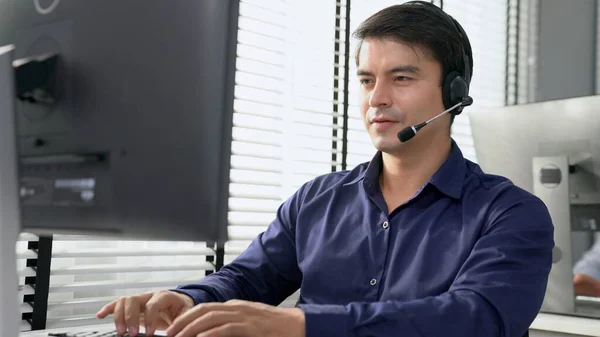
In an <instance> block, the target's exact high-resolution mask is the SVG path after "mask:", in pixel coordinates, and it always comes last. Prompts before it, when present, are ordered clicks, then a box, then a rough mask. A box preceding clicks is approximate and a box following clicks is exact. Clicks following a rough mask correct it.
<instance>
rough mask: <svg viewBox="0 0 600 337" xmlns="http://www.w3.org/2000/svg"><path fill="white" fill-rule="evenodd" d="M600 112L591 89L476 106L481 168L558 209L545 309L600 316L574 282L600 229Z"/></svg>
mask: <svg viewBox="0 0 600 337" xmlns="http://www.w3.org/2000/svg"><path fill="white" fill-rule="evenodd" d="M599 112H600V96H588V97H579V98H570V99H564V100H556V101H546V102H540V103H532V104H523V105H514V106H508V107H503V108H488V109H486V108H479V109H477V110H474V111H472V112H471V113H470V114H469V116H470V121H471V128H472V133H473V140H474V143H475V150H476V154H477V161H478V163H479V165H480V166H481V168H482V169H483V170H484V171H485V172H486V173H490V174H498V175H501V176H504V177H507V178H509V179H510V180H511V181H512V182H513V183H515V184H516V185H517V186H520V187H522V188H523V189H525V190H527V191H529V192H531V193H534V194H536V195H537V196H538V197H540V198H541V199H542V200H543V201H544V202H545V203H546V206H547V207H548V208H549V211H550V215H551V216H552V221H553V224H554V241H555V250H554V254H553V255H554V256H553V259H554V261H553V266H552V271H551V273H550V278H549V282H548V287H547V292H546V297H545V299H544V305H543V307H542V311H546V312H556V313H566V314H582V315H592V316H598V317H600V305H599V303H600V301H598V299H586V298H585V297H582V296H575V293H574V287H573V276H574V275H573V266H574V264H575V263H576V262H577V261H579V259H580V258H581V257H582V255H583V254H584V253H585V252H586V251H588V250H589V249H590V248H591V246H592V245H593V244H594V240H595V238H594V232H596V231H600V228H599V226H597V224H598V225H600V193H599V192H600V113H599ZM561 163H562V164H561ZM551 180H552V181H551Z"/></svg>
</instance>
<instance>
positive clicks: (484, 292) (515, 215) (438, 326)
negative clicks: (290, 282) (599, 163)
mask: <svg viewBox="0 0 600 337" xmlns="http://www.w3.org/2000/svg"><path fill="white" fill-rule="evenodd" d="M487 224H488V225H487V226H486V228H485V230H484V233H482V236H481V238H480V239H479V240H478V241H477V242H476V244H475V245H474V247H473V249H472V252H471V254H470V255H469V257H468V258H467V260H466V261H465V263H464V264H463V266H462V268H461V270H460V271H459V273H458V275H457V277H456V279H455V280H454V282H453V284H452V285H451V287H450V289H449V290H448V291H447V292H445V293H443V294H440V295H439V296H431V297H427V298H422V299H417V300H412V301H385V302H374V303H373V302H371V303H366V302H364V303H363V302H353V303H349V304H347V305H311V304H309V305H300V307H301V308H302V309H303V310H304V313H305V316H306V336H307V337H314V336H329V337H338V336H339V337H342V336H403V337H417V336H419V337H434V336H448V337H450V336H457V337H458V336H460V337H464V336H486V337H500V336H502V337H516V336H522V335H523V334H524V333H525V331H526V330H527V329H528V328H529V326H530V324H531V322H533V320H534V319H535V317H536V315H537V314H538V312H539V310H540V308H541V305H542V302H543V299H544V294H545V291H546V284H547V281H548V275H549V273H550V268H551V265H552V248H553V247H554V239H553V234H554V228H553V226H552V222H551V219H550V215H549V213H548V210H547V209H546V206H545V205H544V204H543V203H542V202H541V201H540V200H539V199H536V198H531V197H530V198H528V199H527V200H521V201H519V202H516V203H514V204H512V206H510V207H504V210H503V211H500V210H492V211H491V212H490V213H489V218H488V222H487ZM440 254H443V252H440Z"/></svg>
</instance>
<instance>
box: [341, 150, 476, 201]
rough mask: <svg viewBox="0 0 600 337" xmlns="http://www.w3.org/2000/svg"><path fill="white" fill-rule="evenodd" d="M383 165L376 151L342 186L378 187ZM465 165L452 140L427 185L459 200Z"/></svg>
mask: <svg viewBox="0 0 600 337" xmlns="http://www.w3.org/2000/svg"><path fill="white" fill-rule="evenodd" d="M382 165H383V161H382V155H381V152H380V151H377V153H376V154H375V156H373V158H372V159H371V161H370V162H369V164H368V165H367V168H366V169H365V170H364V171H363V172H361V173H360V174H359V175H358V176H357V177H356V178H354V179H353V180H351V181H350V182H348V183H346V184H344V186H346V185H352V184H355V183H357V182H359V181H361V180H364V182H365V185H367V186H368V187H373V186H379V174H380V173H381V167H382ZM465 170H466V163H465V158H464V157H463V154H462V152H461V151H460V149H459V147H458V145H457V144H456V142H455V141H454V139H453V140H452V144H451V149H450V154H449V155H448V158H446V160H445V161H444V163H443V164H442V166H440V168H439V169H438V170H437V171H436V172H435V173H434V175H433V176H432V177H431V178H430V179H429V181H428V183H429V184H432V185H433V186H435V187H436V188H437V189H438V190H439V191H440V192H442V193H444V194H446V195H447V196H449V197H452V198H454V199H459V198H460V197H461V195H462V188H463V183H464V180H465Z"/></svg>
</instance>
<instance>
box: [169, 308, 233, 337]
mask: <svg viewBox="0 0 600 337" xmlns="http://www.w3.org/2000/svg"><path fill="white" fill-rule="evenodd" d="M242 320H243V316H242V315H241V314H240V313H239V312H233V311H211V312H209V313H207V314H205V315H203V316H201V317H199V318H197V319H196V320H194V321H193V322H192V323H191V324H188V325H187V326H186V327H185V328H184V329H183V330H181V331H180V332H179V333H178V334H177V337H195V336H197V335H198V334H200V333H203V332H206V331H209V330H212V329H214V328H217V327H220V326H223V325H226V324H231V323H241V322H242Z"/></svg>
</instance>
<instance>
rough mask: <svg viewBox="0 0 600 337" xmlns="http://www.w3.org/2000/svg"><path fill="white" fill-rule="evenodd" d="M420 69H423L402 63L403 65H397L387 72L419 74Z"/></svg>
mask: <svg viewBox="0 0 600 337" xmlns="http://www.w3.org/2000/svg"><path fill="white" fill-rule="evenodd" d="M420 71H421V69H419V67H417V66H413V65H402V66H397V67H394V68H392V69H390V70H388V71H387V73H388V74H394V73H411V74H418V73H419V72H420Z"/></svg>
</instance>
